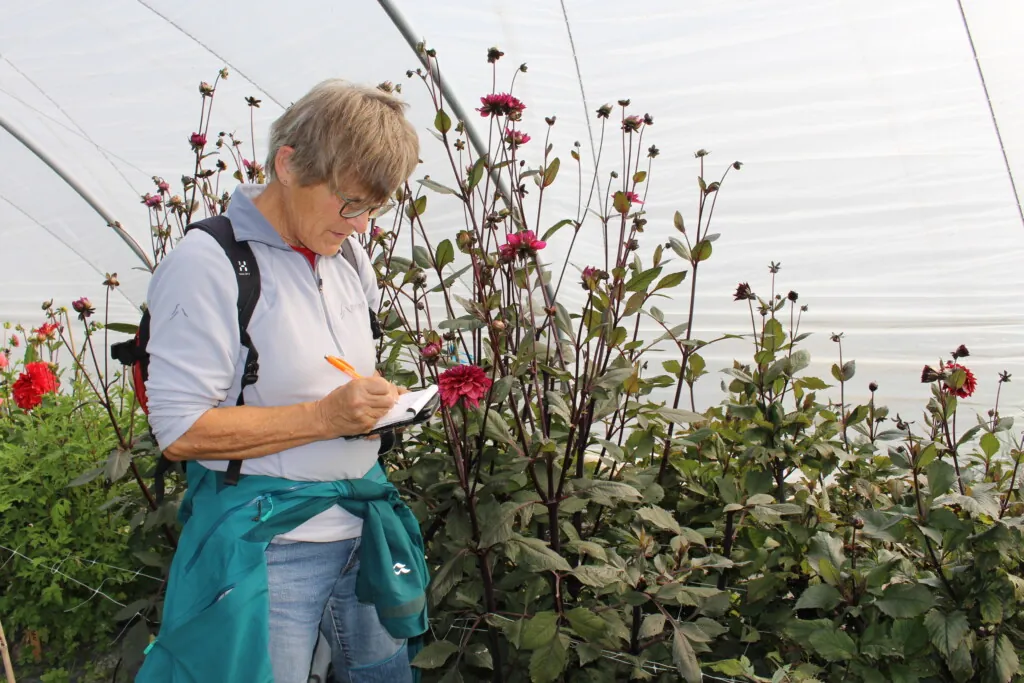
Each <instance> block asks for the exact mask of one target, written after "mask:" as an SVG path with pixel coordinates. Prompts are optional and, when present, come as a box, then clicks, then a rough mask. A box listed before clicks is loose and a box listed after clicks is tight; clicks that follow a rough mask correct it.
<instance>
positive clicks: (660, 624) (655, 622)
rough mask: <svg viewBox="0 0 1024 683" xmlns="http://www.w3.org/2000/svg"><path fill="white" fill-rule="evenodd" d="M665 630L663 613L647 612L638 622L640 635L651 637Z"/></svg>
mask: <svg viewBox="0 0 1024 683" xmlns="http://www.w3.org/2000/svg"><path fill="white" fill-rule="evenodd" d="M664 630H665V615H664V614H648V615H647V616H646V617H644V620H643V622H641V624H640V637H641V638H653V637H654V636H658V635H661V633H662V631H664Z"/></svg>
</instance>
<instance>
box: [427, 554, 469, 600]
mask: <svg viewBox="0 0 1024 683" xmlns="http://www.w3.org/2000/svg"><path fill="white" fill-rule="evenodd" d="M465 553H466V551H465V550H461V551H459V552H457V553H455V554H454V555H452V556H451V557H449V558H448V559H447V560H446V561H445V563H444V564H443V565H441V568H440V569H438V570H437V573H436V574H434V575H433V576H432V577H430V588H429V589H428V590H429V593H430V600H431V602H432V603H433V604H435V605H437V604H439V603H440V602H441V600H443V599H444V596H446V595H448V592H449V591H450V590H451V589H452V588H454V587H455V586H456V584H458V583H459V581H461V580H462V558H463V557H464V556H465Z"/></svg>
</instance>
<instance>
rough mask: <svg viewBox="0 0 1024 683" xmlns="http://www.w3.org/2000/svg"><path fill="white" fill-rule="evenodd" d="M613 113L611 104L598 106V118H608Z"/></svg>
mask: <svg viewBox="0 0 1024 683" xmlns="http://www.w3.org/2000/svg"><path fill="white" fill-rule="evenodd" d="M611 115H612V107H611V105H610V104H602V105H601V106H600V107H598V108H597V118H599V119H606V118H608V117H609V116H611Z"/></svg>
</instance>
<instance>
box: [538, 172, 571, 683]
mask: <svg viewBox="0 0 1024 683" xmlns="http://www.w3.org/2000/svg"><path fill="white" fill-rule="evenodd" d="M556 161H557V159H556ZM563 637H564V636H558V637H556V638H551V640H549V641H548V642H547V643H546V644H545V645H544V647H542V648H540V649H538V650H534V652H533V654H532V655H531V656H530V680H531V681H532V682H533V683H553V682H554V681H557V680H560V679H561V678H562V671H563V670H564V669H565V661H566V653H567V649H566V645H565V643H564V642H563V641H562V638H563Z"/></svg>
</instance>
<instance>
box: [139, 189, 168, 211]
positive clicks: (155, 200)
mask: <svg viewBox="0 0 1024 683" xmlns="http://www.w3.org/2000/svg"><path fill="white" fill-rule="evenodd" d="M142 203H143V204H145V205H146V206H148V207H149V208H151V209H159V208H160V206H161V205H162V204H163V199H161V198H160V195H158V194H150V193H148V192H147V193H146V194H145V195H143V197H142Z"/></svg>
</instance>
